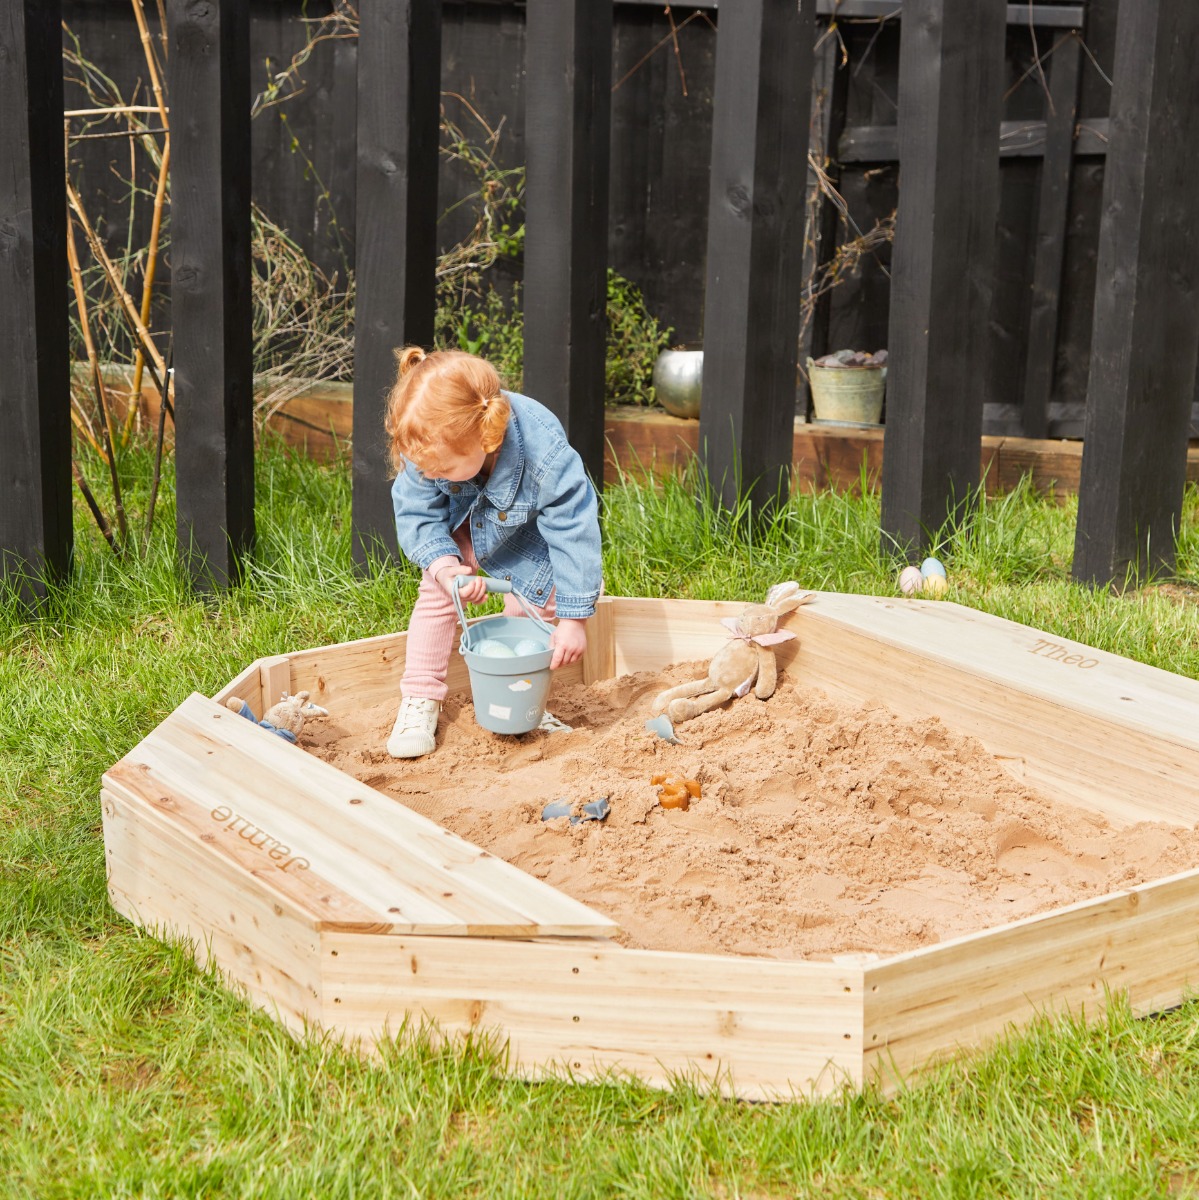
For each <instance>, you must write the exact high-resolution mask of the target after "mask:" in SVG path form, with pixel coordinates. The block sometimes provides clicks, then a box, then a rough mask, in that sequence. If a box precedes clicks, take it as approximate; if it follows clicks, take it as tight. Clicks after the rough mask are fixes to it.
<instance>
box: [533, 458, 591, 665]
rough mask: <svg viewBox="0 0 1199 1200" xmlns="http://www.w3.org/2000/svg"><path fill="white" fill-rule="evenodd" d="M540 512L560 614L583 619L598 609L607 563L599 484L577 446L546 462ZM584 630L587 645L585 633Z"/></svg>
mask: <svg viewBox="0 0 1199 1200" xmlns="http://www.w3.org/2000/svg"><path fill="white" fill-rule="evenodd" d="M537 510H538V511H537V528H538V530H539V531H540V533H541V536H542V537H543V538H544V539H545V543H546V545H547V546H548V547H549V554H550V568H551V570H552V571H553V575H554V589H555V596H554V600H555V604H556V607H557V612H558V616H559V618H560V619H562V620H568V621H577V622H582V621H584V620H586V619H587V618H588V617H590V616H591V615H592V614H593V613H594V612H595V604H596V601H597V600H598V599H599V595H600V588H601V585H602V583H603V561H602V558H601V552H600V528H599V504H598V502H597V500H596V497H595V488H593V487H592V486H591V480H589V479H588V478H587V472H586V471H585V470H584V469H583V460H582V459H581V458H580V457H579V455H578V453H577V452H576V451H575V450H574V449H573V448H572V447H570V446H568V445H564V446H563V448H562V449H561V451H559V453H558V454H557V455H556V456H555V458H554V459H553V460H552V461H551V462H549V463H547V464H546V466H545V468H544V473H543V475H542V479H541V486H540V488H539V491H538V496H537ZM580 633H581V635H582V638H583V644H584V645H586V635H585V634H582V631H581V629H580ZM580 655H581V651H580ZM568 661H571V662H573V661H575V660H574V659H570V660H568Z"/></svg>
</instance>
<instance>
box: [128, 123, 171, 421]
mask: <svg viewBox="0 0 1199 1200" xmlns="http://www.w3.org/2000/svg"><path fill="white" fill-rule="evenodd" d="M170 168H171V135H170V132H169V131H168V132H167V136H166V139H165V140H164V142H163V146H162V163H161V165H160V166H159V169H158V190H157V191H156V192H155V193H154V218H153V220H152V222H151V224H150V245H149V247H148V249H147V254H146V274H145V278H144V279H143V281H142V311H141V318H142V324H143V325H145V326H146V328H147V329H148V328H149V327H150V307H151V303H152V302H153V299H154V277H155V276H156V275H157V274H158V240H159V236H160V235H161V233H162V214H163V210H164V208H165V206H166V194H167V180H168V174H169V171H170ZM145 365H146V358H145V355H144V354H143V353H142V348H141V347H140V346H138V348H137V357H136V358H135V359H134V360H133V395H134V396H135V397H137V398H139V399H140V397H141V394H142V372H143V370H144V369H145ZM167 386H169V385H167ZM160 407H161V408H162V410H163V411H164V412H165V411H166V405H165V404H163V405H160ZM136 412H137V408H136V407H133V408H130V410H129V415H128V416H127V417H126V418H125V438H126V439H128V437H129V432H130V430H131V429H132V428H133V422H132V417H133V415H134V414H136Z"/></svg>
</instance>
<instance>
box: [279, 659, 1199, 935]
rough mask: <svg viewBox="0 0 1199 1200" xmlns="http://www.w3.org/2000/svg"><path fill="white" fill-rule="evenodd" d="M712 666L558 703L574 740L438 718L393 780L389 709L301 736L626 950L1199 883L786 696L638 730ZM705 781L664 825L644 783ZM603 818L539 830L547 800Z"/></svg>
mask: <svg viewBox="0 0 1199 1200" xmlns="http://www.w3.org/2000/svg"><path fill="white" fill-rule="evenodd" d="M697 670H699V671H701V672H702V664H694V663H691V664H681V665H679V666H676V667H674V668H672V669H671V670H669V671H665V672H661V673H648V672H644V673H639V674H635V675H626V676H622V677H620V678H618V679H611V680H605V681H603V682H601V683H598V684H594V685H592V686H590V687H585V686H583V685H582V684H577V685H571V686H560V685H557V684H555V686H554V688H553V690H552V692H551V695H550V709H551V711H552V712H553V713H554V715H555V716H557V717H559V718H561V719H562V720H563V721H566V722H567V723H568V724H570V725H573V726H574V731H573V732H571V733H561V732H559V733H542V732H540V731H534V732H532V733H529V734H524V735H522V736H519V737H506V736H503V735H498V734H492V733H488V732H487V731H485V730H483V729H481V728H480V727H479V726H478V725H477V724H476V723H475V721H474V717H473V712H472V709H471V704H470V700H469V698H463V697H451V698H450V699H449V700H447V702H446V705H445V711H444V712H443V714H442V719H441V728H440V730H439V732H438V747H437V750H436V751H435V752H434V753H433V754H431V755H428V756H427V757H425V758H422V759H413V760H408V761H405V762H397V761H395V760H393V759H391V758H390V757H388V755H387V753H386V751H385V750H384V748H383V746H384V742H385V741H386V738H387V734H388V732H389V730H390V729H391V724H392V721H393V720H394V718H395V706H394V705H392V704H389V705H386V706H381V707H375V708H372V709H363V710H360V711H358V712H355V713H347V714H336V713H335V714H334V715H332V716H330V717H329V718H327V719H321V720H317V721H313V722H310V723H309V725H308V726H307V727H306V728H305V730H304V732H303V734H302V735H301V745H303V746H304V747H305V748H306V749H308V750H309V751H311V752H312V753H315V754H317V755H319V756H320V757H322V758H325V759H327V760H328V761H329V762H331V763H333V764H334V765H335V766H336V767H338V768H339V769H341V770H342V771H344V772H346V773H347V774H349V775H352V776H355V777H356V778H358V779H360V780H362V782H364V783H366V784H367V785H369V786H371V787H374V788H377V789H378V790H379V791H382V792H385V793H387V794H388V795H390V796H393V797H395V798H396V800H397V801H399V802H401V803H403V804H406V805H407V806H408V807H409V808H411V809H413V810H415V811H416V812H419V813H421V814H423V815H424V816H427V817H431V818H432V819H433V820H435V821H437V822H438V823H439V824H441V825H444V826H445V827H446V828H448V829H451V830H453V831H454V832H455V833H457V834H460V835H461V836H462V837H464V838H466V839H468V840H469V841H471V842H474V843H475V844H476V845H478V846H482V847H484V848H485V849H487V850H490V851H491V852H492V853H494V854H496V855H498V856H500V857H501V858H504V859H506V860H507V861H508V862H510V863H513V864H514V865H516V866H518V867H520V868H522V869H523V870H525V871H528V872H529V873H530V874H532V875H535V876H536V877H537V878H538V879H544V880H545V881H546V882H547V883H550V884H551V885H553V886H554V887H556V888H557V889H559V890H560V891H562V892H565V893H566V894H567V895H570V896H573V897H575V898H576V899H578V900H581V901H583V902H584V903H585V904H589V905H591V906H592V907H593V908H595V909H596V910H597V911H599V912H602V913H604V914H605V915H607V916H609V917H611V918H612V919H613V920H615V921H617V922H618V923H619V924H620V925H621V927H622V929H623V931H624V932H623V934H622V935H621V936H620V938H619V940H620V941H622V942H623V943H624V944H626V945H629V946H638V947H643V948H647V949H658V950H690V951H700V952H710V953H722V954H756V955H767V956H770V957H775V958H809V959H828V958H831V957H835V956H839V955H866V956H873V955H886V954H892V953H896V952H899V951H903V950H908V949H913V948H915V947H918V946H924V945H928V944H931V943H934V942H938V941H943V940H945V939H946V938H950V937H955V936H957V935H959V934H963V933H969V932H973V931H977V930H981V929H988V928H992V927H994V926H997V925H1001V924H1004V923H1006V922H1008V921H1012V920H1015V919H1017V918H1019V917H1024V916H1028V915H1030V914H1032V913H1037V912H1043V911H1045V910H1047V909H1051V908H1057V907H1060V906H1061V905H1064V904H1069V903H1072V902H1074V901H1077V900H1083V899H1089V898H1092V897H1095V896H1099V895H1102V894H1104V893H1105V892H1110V891H1116V890H1119V889H1120V888H1123V887H1127V886H1129V885H1131V884H1135V883H1140V882H1144V881H1146V880H1152V879H1157V878H1162V877H1164V876H1167V875H1170V874H1174V873H1176V872H1178V871H1183V870H1187V869H1190V868H1192V867H1195V866H1199V832H1196V831H1195V830H1192V829H1186V828H1181V827H1178V826H1174V825H1168V824H1164V823H1162V822H1144V823H1139V824H1136V825H1132V826H1129V827H1127V828H1116V827H1114V826H1112V825H1111V824H1110V823H1108V822H1107V821H1106V820H1105V819H1104V818H1102V817H1100V816H1097V815H1095V814H1092V813H1088V812H1086V811H1085V810H1083V809H1080V808H1077V807H1072V806H1069V805H1066V804H1063V803H1059V802H1056V801H1053V800H1050V799H1047V798H1045V797H1044V796H1041V795H1039V794H1038V793H1036V792H1035V791H1033V790H1032V789H1030V788H1029V787H1027V786H1025V785H1024V784H1023V783H1021V782H1020V781H1019V780H1017V779H1016V778H1014V777H1013V776H1012V775H1011V774H1010V773H1009V772H1008V771H1007V770H1006V769H1005V768H1004V766H1003V764H1002V763H1001V762H999V761H998V760H996V759H995V758H994V757H993V756H992V755H991V754H989V753H988V752H987V751H986V749H985V748H984V747H983V746H982V744H981V743H980V742H978V741H977V740H976V739H974V738H970V737H964V736H961V735H958V734H956V733H954V732H953V731H952V730H951V729H949V728H948V727H947V726H946V725H945V724H943V723H942V722H941V721H938V720H936V719H929V720H923V721H915V722H908V721H902V720H900V719H899V718H898V717H896V716H895V715H894V714H893V713H891V712H890V711H888V710H887V708H885V707H884V706H883V705H882V704H881V703H880V704H877V705H873V706H863V707H852V706H847V705H844V704H839V703H834V702H832V701H830V700H829V699H828V698H826V697H825V696H823V695H822V694H820V693H818V692H814V691H810V690H805V689H803V688H802V686H797V684H796V683H795V682H793V681H792V680H790V679H787V678H785V677H784V678H783V679H782V680H780V683H779V688H778V691H777V692H776V693H775V695H774V696H773V697H772V698H771V699H770V700H768V701H766V702H762V701H759V700H757V699H755V698H754V697H753V696H747V697H745V698H744V699H741V700H735V701H733V702H731V703H730V704H729V705H727V706H726V707H724V708H722V709H717V710H716V711H714V712H710V713H705V714H703V715H702V716H700V717H697V718H696V719H695V720H694V721H689V722H687V723H686V724H685V725H683V726H681V727H680V728H679V729H678V731H677V732H678V735H679V737H680V738H681V739H682V744H681V745H677V746H676V745H671V744H670V743H668V742H665V741H663V740H662V739H661V738H659V737H657V736H656V735H655V734H653V733H650V732H648V731H647V730H646V729H645V721H646V719H647V718H648V717H649V716H650V715H651V712H650V702H651V701H652V699H653V697H654V696H655V695H656V694H657V693H658V692H659V691H661V690H662V689H664V688H666V687H669V686H671V685H672V684H673V683H676V682H680V681H682V680H685V679H689V678H693V677H695V675H696V672H697ZM658 775H663V776H667V775H668V776H671V777H673V778H677V779H679V780H689V781H694V782H696V783H697V785H698V787H697V790H698V791H700V795H699V796H698V797H688V798H689V799H690V800H691V804H690V808H689V809H688V810H686V811H683V810H682V809H675V810H673V811H664V809H663V808H662V807H661V806H660V805H659V802H658V800H659V797H658V793H659V792H660V791H661V790H662V788H661V786H654V785H652V784H651V783H650V779H651V777H652V776H658ZM600 796H607V797H608V798H609V800H610V801H611V805H612V811H611V813H610V815H609V816H608V818H607V819H606V820H605V821H603V822H599V821H581V822H578V823H577V824H575V825H571V824H570V823H569V821H568V820H566V819H562V820H556V821H549V822H543V821H542V820H541V817H540V814H541V809H542V808H543V807H544V805H545V804H546V803H547V802H549V801H550V800H556V799H560V798H567V799H570V800H571V801H577V802H580V803H582V802H585V801H587V800H592V799H595V798H598V797H600Z"/></svg>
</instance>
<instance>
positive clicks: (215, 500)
mask: <svg viewBox="0 0 1199 1200" xmlns="http://www.w3.org/2000/svg"><path fill="white" fill-rule="evenodd" d="M169 29H170V41H171V55H170V72H171V85H170V87H171V108H172V111H173V112H174V114H175V120H174V121H173V122H172V134H171V136H172V140H171V265H172V269H171V323H172V329H173V331H174V368H175V441H176V449H175V469H176V485H175V492H176V497H177V501H178V507H177V517H176V534H177V537H178V542H179V552H180V556H181V558H182V559H183V561H184V563H185V565H186V567H187V570H188V571H189V573H190V574H191V577H192V580H193V582H194V583H195V584H196V585H197V586H198V587H200V588H201V589H209V588H213V587H217V588H221V587H227V586H229V585H230V584H231V583H233V582H234V581H235V580H236V579H237V578H238V577H239V575H240V572H241V560H242V557H243V556H244V555H245V554H246V553H247V552H248V551H249V549H250V547H251V546H252V545H253V542H254V387H253V332H252V324H253V314H252V311H251V310H252V305H251V296H250V272H251V264H250V48H249V40H250V26H249V8H248V6H247V5H245V4H243V3H241V2H240V0H214V2H213V3H209V4H182V5H180V4H176V5H172V6H171V7H170V10H169Z"/></svg>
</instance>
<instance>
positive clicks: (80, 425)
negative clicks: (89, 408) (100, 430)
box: [71, 404, 104, 458]
mask: <svg viewBox="0 0 1199 1200" xmlns="http://www.w3.org/2000/svg"><path fill="white" fill-rule="evenodd" d="M71 423H72V424H73V425H74V426H75V429H76V430H77V431H78V433H79V436H80V437H81V438H83V440H84V441H85V442H87V444H88V445H89V446H91V448H92V449H93V450H94V451H95V452H96V453H97V454H98V455H100V457H101V458H103V457H104V451H103V450H101V449H100V443H99V442H98V441H97V440H96V431H95V430H94V429H93V428H92V427H91V424H90V423H89V422H88V420H87V418H86V417H85V416H84V415H83V413H81V412H80V411H79V409H78V408H77V407H76V405H74V404H72V405H71Z"/></svg>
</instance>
